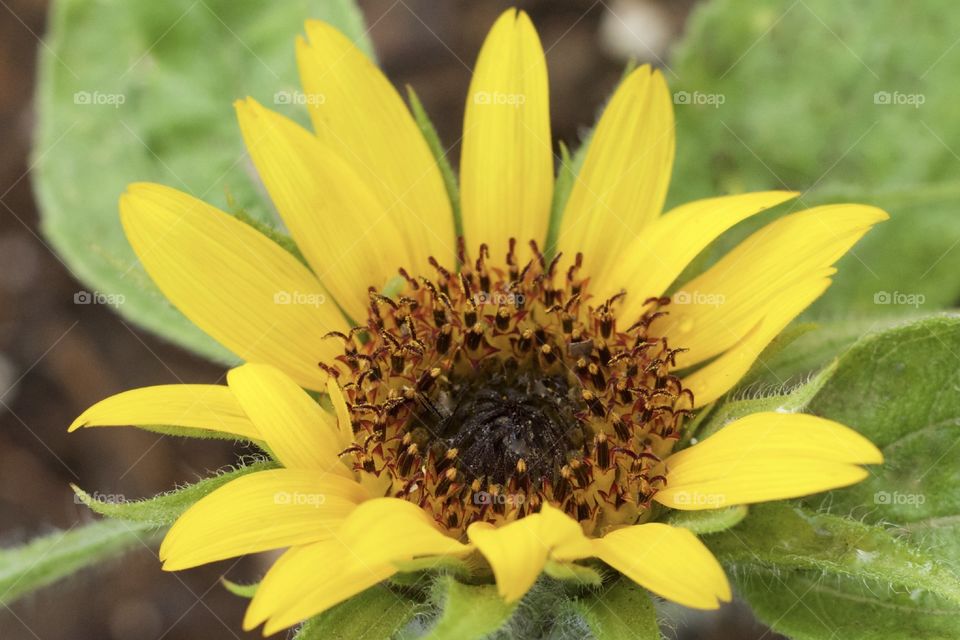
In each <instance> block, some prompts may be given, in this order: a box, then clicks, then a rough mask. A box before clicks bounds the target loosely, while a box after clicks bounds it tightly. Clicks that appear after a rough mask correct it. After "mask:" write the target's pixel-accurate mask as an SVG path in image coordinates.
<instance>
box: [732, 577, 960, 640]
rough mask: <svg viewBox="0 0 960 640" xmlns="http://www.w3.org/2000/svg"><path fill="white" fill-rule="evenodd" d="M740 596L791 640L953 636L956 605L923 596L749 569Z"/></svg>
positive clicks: (846, 581) (944, 639) (917, 639)
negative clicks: (945, 604) (944, 605)
mask: <svg viewBox="0 0 960 640" xmlns="http://www.w3.org/2000/svg"><path fill="white" fill-rule="evenodd" d="M737 585H738V590H739V592H740V595H741V596H743V597H744V598H746V599H747V600H748V601H749V602H750V604H751V605H752V606H753V608H754V611H755V612H756V613H757V615H758V616H759V617H760V618H761V619H762V620H765V621H767V622H769V623H772V624H773V625H774V627H775V628H776V629H777V631H779V632H780V633H783V634H785V635H786V636H787V637H789V638H792V639H793V640H833V639H837V640H840V639H842V640H904V639H905V638H909V639H910V640H952V639H953V638H956V637H957V634H958V632H960V631H958V629H960V625H958V624H957V609H956V608H953V607H947V608H944V607H943V606H942V604H941V603H939V602H937V601H936V600H935V599H932V598H931V597H929V596H928V595H925V594H922V593H921V594H907V593H893V592H890V591H889V590H888V589H884V588H883V587H881V586H878V585H875V584H868V585H865V584H863V583H862V582H859V581H851V580H849V579H840V578H833V577H830V578H825V577H821V576H816V575H809V574H772V575H771V574H763V573H759V572H751V573H749V574H746V575H743V576H741V579H739V580H738V581H737Z"/></svg>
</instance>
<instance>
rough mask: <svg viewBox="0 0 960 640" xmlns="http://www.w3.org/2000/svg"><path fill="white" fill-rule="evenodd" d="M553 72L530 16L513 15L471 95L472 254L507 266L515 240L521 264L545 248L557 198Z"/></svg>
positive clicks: (467, 163) (467, 130) (468, 228)
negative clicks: (534, 246)
mask: <svg viewBox="0 0 960 640" xmlns="http://www.w3.org/2000/svg"><path fill="white" fill-rule="evenodd" d="M547 85H548V83H547V64H546V60H545V58H544V55H543V48H542V47H541V46H540V38H539V37H538V36H537V31H536V29H535V28H534V26H533V23H532V22H530V18H529V16H527V14H526V13H524V12H523V11H519V12H518V11H517V10H516V9H508V10H507V11H505V12H504V13H503V14H501V15H500V18H499V19H498V20H497V21H496V22H495V23H494V25H493V27H492V28H491V29H490V34H489V35H488V36H487V39H486V41H485V42H484V44H483V48H482V49H481V50H480V55H479V57H478V58H477V64H476V67H474V70H473V79H472V80H471V81H470V91H469V92H468V93H467V106H466V115H465V117H464V124H463V149H462V153H461V156H460V200H461V203H462V207H463V228H464V233H465V235H466V240H467V247H468V249H469V250H470V251H471V252H475V251H476V250H477V248H478V247H479V245H480V244H481V243H486V244H487V245H488V246H489V248H490V254H491V258H492V259H493V261H494V263H496V264H500V265H503V264H505V256H506V255H507V251H508V240H509V239H510V238H515V239H516V240H517V242H518V247H519V248H518V252H517V258H518V260H519V263H520V264H521V265H523V264H524V263H525V262H526V261H527V260H528V259H529V253H530V252H529V249H528V248H527V247H528V242H529V241H530V240H536V241H537V243H538V244H540V245H542V244H543V241H544V239H545V238H546V235H547V225H548V223H549V217H550V200H551V198H552V197H553V153H552V151H551V139H550V97H549V92H548V87H547Z"/></svg>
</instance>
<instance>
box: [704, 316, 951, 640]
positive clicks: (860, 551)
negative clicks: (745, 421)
mask: <svg viewBox="0 0 960 640" xmlns="http://www.w3.org/2000/svg"><path fill="white" fill-rule="evenodd" d="M958 354H960V316H957V315H954V314H951V315H940V316H933V317H929V318H924V319H920V320H916V321H914V322H910V323H907V324H903V325H900V326H896V327H893V328H890V329H887V330H886V331H881V332H878V333H873V334H871V335H868V336H866V337H864V338H862V339H861V340H860V341H858V342H857V343H856V344H855V345H854V346H853V347H851V348H850V349H849V350H848V351H847V352H845V353H844V354H842V355H841V356H840V357H839V358H838V359H837V361H836V362H835V364H834V365H833V366H832V367H830V368H829V369H827V370H826V371H824V372H823V373H822V374H821V375H820V376H818V377H817V378H815V379H814V380H813V381H811V382H810V383H809V384H808V385H805V386H802V387H800V388H799V390H798V391H797V393H799V394H802V396H803V397H802V398H799V401H792V400H791V399H790V396H787V397H786V398H784V397H782V396H779V397H775V398H771V399H762V398H761V399H754V400H743V401H740V402H731V403H728V404H727V405H725V406H721V407H719V408H718V409H716V410H715V411H714V413H713V414H712V415H711V416H710V418H709V422H708V425H707V427H705V428H704V431H706V430H708V429H711V428H714V426H715V425H717V424H720V425H722V424H725V423H726V421H727V420H728V419H729V418H730V417H734V416H739V415H741V414H745V413H749V412H752V411H756V410H769V409H770V408H772V407H771V406H770V405H764V404H763V403H764V402H768V401H771V400H772V401H773V402H775V403H782V402H784V401H786V402H794V405H795V406H800V407H802V408H804V410H805V411H806V412H808V413H813V414H816V415H821V416H824V417H827V418H830V419H832V420H836V421H838V422H841V423H843V424H846V425H849V426H850V427H852V428H855V429H857V430H858V431H860V432H861V433H863V434H864V435H865V436H867V437H868V438H869V439H870V440H871V441H872V442H874V443H875V444H876V445H877V446H878V447H880V448H881V450H882V451H883V454H884V459H885V462H884V464H883V465H882V466H872V467H870V475H869V476H868V478H867V479H866V480H864V481H863V482H860V483H858V484H855V485H853V486H851V487H848V488H845V489H840V490H837V491H832V492H829V493H826V494H821V495H816V496H810V497H808V498H807V499H806V500H805V501H804V504H805V505H806V508H803V509H796V510H794V509H792V508H791V507H789V506H787V505H784V504H773V505H758V506H756V507H754V508H752V509H751V514H750V516H749V517H748V518H747V519H746V520H745V521H744V522H743V523H742V524H741V525H740V526H738V527H736V528H733V529H731V530H729V531H728V532H726V533H723V534H719V535H718V536H709V537H707V538H705V539H704V540H705V542H707V543H708V545H710V546H711V547H712V548H713V549H714V550H715V551H716V552H717V553H718V555H719V556H720V557H721V559H722V560H724V561H725V562H726V563H727V564H730V565H732V566H733V569H734V571H733V572H732V575H734V576H735V577H736V581H737V584H738V587H739V589H740V592H741V594H742V595H743V596H744V597H745V598H747V600H748V601H749V602H750V603H751V604H752V605H753V606H754V607H755V608H756V610H757V613H758V614H759V615H760V616H761V617H762V618H763V619H764V620H766V621H768V622H769V623H771V624H772V625H773V626H774V627H775V628H776V629H777V630H778V631H780V632H782V633H785V634H787V635H789V636H790V637H795V638H810V639H811V640H812V639H815V638H829V637H842V638H851V639H854V640H859V639H861V638H862V639H863V640H866V639H867V638H889V639H891V640H893V639H894V638H897V639H899V638H906V637H910V638H913V639H915V640H928V639H930V640H932V639H940V638H953V637H958V635H960V449H957V448H956V447H955V443H956V442H957V441H958V440H960V393H958V389H960V366H958V364H960V355H958ZM811 385H813V386H811ZM811 391H813V393H811ZM724 415H726V416H727V418H726V419H725V418H724V417H723V416H724ZM714 421H715V422H714ZM828 512H829V513H828ZM851 610H855V614H852V615H847V613H846V612H849V611H851ZM831 634H834V635H833V636H831Z"/></svg>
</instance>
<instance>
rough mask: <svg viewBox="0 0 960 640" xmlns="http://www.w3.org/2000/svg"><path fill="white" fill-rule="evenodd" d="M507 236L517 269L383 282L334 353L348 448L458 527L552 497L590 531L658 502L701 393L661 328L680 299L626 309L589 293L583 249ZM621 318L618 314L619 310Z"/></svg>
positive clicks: (385, 481)
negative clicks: (564, 255) (566, 254)
mask: <svg viewBox="0 0 960 640" xmlns="http://www.w3.org/2000/svg"><path fill="white" fill-rule="evenodd" d="M530 244H531V248H532V251H533V255H534V256H535V257H534V259H533V260H531V261H530V262H529V263H528V264H525V265H519V264H518V263H517V260H516V251H515V249H516V243H515V242H513V241H511V244H510V252H509V254H508V255H507V259H506V265H507V266H506V268H505V269H500V268H496V267H491V266H488V264H487V263H488V260H489V255H488V251H487V248H486V246H485V245H481V247H480V250H479V257H478V258H477V259H476V260H475V261H471V260H469V259H468V257H467V255H466V250H465V247H464V245H463V243H462V241H461V243H460V250H459V262H460V269H459V271H455V270H452V269H447V268H445V267H444V266H442V265H440V264H439V263H438V262H437V261H436V260H433V259H431V264H432V265H433V267H434V269H435V271H436V274H437V275H436V277H435V278H433V279H429V278H417V279H414V278H412V277H410V276H409V275H408V274H407V272H406V271H404V270H403V269H401V270H400V274H401V276H403V279H404V281H405V283H406V284H405V288H404V290H403V291H401V292H400V293H399V294H398V295H397V296H395V297H394V298H388V297H386V296H383V295H381V294H379V293H378V292H376V291H374V290H372V289H371V291H370V300H371V304H370V308H369V316H368V319H367V324H366V325H364V326H361V327H357V328H356V329H355V330H354V331H353V332H351V334H350V335H344V334H339V333H335V334H331V337H334V336H335V337H337V338H339V339H341V340H342V341H343V342H344V344H345V348H344V353H343V355H342V356H341V357H339V358H338V362H337V363H336V364H334V365H330V364H321V366H322V367H323V368H324V369H325V370H327V371H329V372H330V373H331V375H335V376H336V377H337V378H338V381H339V383H340V385H341V387H342V388H343V390H344V394H345V396H346V399H347V403H348V408H349V411H350V416H351V420H352V423H353V430H354V435H355V442H354V444H353V446H351V447H350V448H349V449H347V450H346V451H344V453H343V455H344V456H350V457H351V458H352V462H353V464H354V467H355V468H356V469H357V470H358V471H360V472H361V474H362V476H363V478H364V482H365V483H367V484H368V486H369V487H370V488H371V489H373V490H374V491H376V492H378V493H379V492H382V494H383V495H389V496H395V497H400V498H404V499H407V500H410V501H412V502H415V503H417V504H419V505H420V506H421V507H423V508H424V509H426V510H428V511H429V512H431V513H432V514H433V515H434V517H435V518H436V520H437V522H438V523H441V524H442V525H443V526H445V527H447V528H448V529H449V530H450V531H451V533H454V534H461V533H462V532H463V531H464V530H465V529H466V527H467V526H468V525H469V524H471V523H472V522H476V521H487V522H494V523H497V522H504V521H510V520H514V519H517V518H520V517H523V516H524V515H526V514H527V513H532V512H535V511H537V510H538V509H539V505H540V504H541V503H542V502H544V501H547V502H550V503H551V504H552V505H554V506H556V507H558V508H561V509H563V510H564V511H566V512H567V513H569V514H570V515H571V516H573V517H575V518H576V519H578V520H579V521H581V522H582V523H584V525H585V527H586V528H587V529H588V530H592V529H594V528H597V527H605V526H609V525H612V524H620V523H624V522H629V523H632V522H637V521H639V520H642V519H644V518H645V517H647V515H648V512H649V508H650V500H651V498H652V497H653V495H654V494H655V493H656V491H657V490H658V489H659V488H661V487H662V486H663V484H664V482H665V480H664V477H663V475H662V468H661V466H662V465H661V460H662V458H663V457H664V456H665V455H667V454H668V453H669V452H670V451H671V450H672V448H673V444H674V442H675V441H676V439H677V438H678V436H679V433H680V428H681V426H682V421H683V419H684V417H685V416H686V415H687V414H689V412H690V410H691V408H692V406H693V397H692V394H691V393H690V391H689V390H686V389H684V388H683V386H682V385H681V383H680V381H679V379H678V378H676V377H675V376H673V375H671V374H670V367H671V366H672V364H673V360H674V357H675V354H676V353H677V352H678V351H679V350H678V349H671V348H670V347H669V346H668V345H667V342H666V339H664V338H661V337H656V336H652V335H649V329H650V325H651V323H652V322H653V320H654V319H655V318H657V317H658V316H660V315H662V314H663V313H665V312H664V311H662V310H661V309H662V307H664V306H665V305H667V304H668V303H669V299H668V298H653V299H650V300H648V301H647V305H646V310H645V311H644V313H643V314H642V315H641V316H640V317H639V318H630V319H626V320H627V322H629V324H628V326H626V327H625V328H621V327H619V326H618V324H620V323H623V320H624V319H618V317H617V313H616V312H617V309H618V307H619V302H618V301H619V300H620V299H621V298H622V296H623V295H624V294H622V293H621V294H620V295H617V296H614V297H613V298H611V299H609V300H593V299H591V296H590V294H589V292H588V284H589V283H588V282H587V281H586V280H585V279H584V278H582V277H581V276H580V275H579V273H580V268H581V265H582V263H583V258H582V256H580V255H578V256H577V257H576V260H574V261H573V263H572V264H571V265H570V266H569V268H566V269H565V270H563V271H562V273H561V270H560V268H559V264H560V256H557V258H555V259H553V260H552V261H550V262H548V261H547V260H546V258H545V257H544V256H543V255H542V254H541V253H540V251H539V250H538V248H537V246H536V244H535V243H532V242H531V243H530ZM618 321H619V322H618Z"/></svg>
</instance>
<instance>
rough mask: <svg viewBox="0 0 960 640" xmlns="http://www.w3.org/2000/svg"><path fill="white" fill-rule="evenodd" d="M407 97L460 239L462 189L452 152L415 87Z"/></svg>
mask: <svg viewBox="0 0 960 640" xmlns="http://www.w3.org/2000/svg"><path fill="white" fill-rule="evenodd" d="M407 97H408V99H409V100H410V110H411V111H412V112H413V119H414V120H415V121H416V123H417V126H418V127H419V128H420V133H421V134H423V137H424V139H425V140H426V141H427V146H428V147H430V152H431V153H432V154H433V158H434V159H435V160H436V161H437V167H439V169H440V175H441V176H443V186H444V187H445V188H446V190H447V197H448V198H450V206H451V207H452V209H453V226H454V229H455V230H456V232H457V237H460V236H462V235H463V217H462V215H461V214H460V187H459V186H458V185H457V174H456V173H454V171H453V167H451V166H450V159H449V158H448V157H447V154H448V153H449V151H450V150H449V149H445V148H444V146H443V143H442V142H441V141H440V135H439V134H438V133H437V129H436V128H435V127H434V126H433V122H431V121H430V116H429V115H427V110H426V109H424V108H423V103H422V102H420V97H419V96H417V92H416V91H414V90H413V87H410V86H408V87H407Z"/></svg>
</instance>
